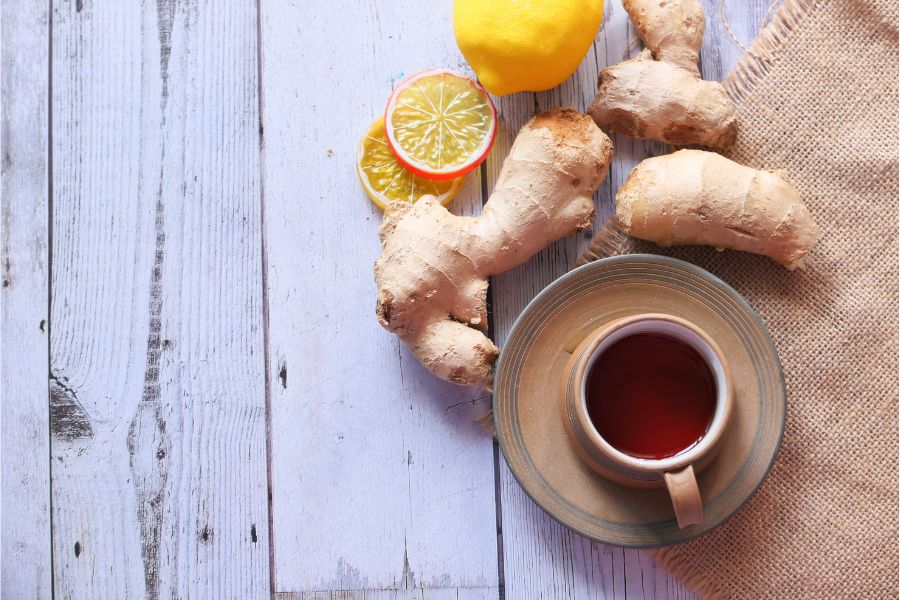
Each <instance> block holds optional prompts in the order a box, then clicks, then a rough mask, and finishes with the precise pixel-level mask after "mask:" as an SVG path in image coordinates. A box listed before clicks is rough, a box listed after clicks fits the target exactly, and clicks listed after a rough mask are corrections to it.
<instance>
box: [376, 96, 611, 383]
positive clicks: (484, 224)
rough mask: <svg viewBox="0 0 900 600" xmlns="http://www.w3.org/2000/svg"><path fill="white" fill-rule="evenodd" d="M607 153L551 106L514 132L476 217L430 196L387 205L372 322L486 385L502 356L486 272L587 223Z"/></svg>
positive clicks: (423, 356)
mask: <svg viewBox="0 0 900 600" xmlns="http://www.w3.org/2000/svg"><path fill="white" fill-rule="evenodd" d="M612 154H613V150H612V142H610V140H609V138H608V137H607V136H606V134H604V133H603V132H602V131H600V129H599V128H598V127H597V126H596V125H595V124H594V122H593V121H592V120H591V119H590V118H589V117H588V116H587V115H584V114H582V113H579V112H576V111H574V110H571V109H557V110H552V111H549V112H545V113H541V114H539V115H537V116H536V117H534V118H532V119H531V120H530V121H529V122H528V123H526V124H525V126H524V127H523V128H522V130H521V131H520V132H519V135H518V137H517V138H516V140H515V142H514V144H513V146H512V149H511V150H510V152H509V156H508V157H507V158H506V161H505V162H504V163H503V169H502V170H501V172H500V177H499V178H498V180H497V184H496V187H495V188H494V192H493V194H491V197H490V200H489V201H488V202H487V204H486V205H485V207H484V210H483V211H482V213H481V215H480V216H478V217H461V216H456V215H453V214H451V213H450V212H448V211H447V209H446V208H444V207H443V206H441V205H440V203H439V202H438V201H437V200H436V199H435V198H434V197H431V196H426V197H423V198H422V199H421V200H419V201H418V202H416V203H415V204H406V203H399V202H396V203H392V204H390V205H389V206H388V207H387V209H386V210H385V213H384V222H383V223H382V225H381V230H380V232H379V235H380V237H381V244H382V247H383V249H382V252H381V255H380V256H379V257H378V260H377V261H376V262H375V282H376V285H377V288H378V301H377V305H376V309H375V312H376V315H377V317H378V321H379V322H380V323H381V325H382V326H383V327H384V328H385V329H387V330H389V331H392V332H394V333H396V334H397V335H398V336H399V337H400V339H401V340H402V341H403V342H404V343H406V345H407V346H409V348H410V350H411V351H412V353H413V354H414V355H415V356H416V358H418V359H419V361H421V362H422V364H424V365H425V367H427V368H428V370H430V371H431V372H432V373H434V374H435V375H437V376H439V377H441V378H443V379H446V380H448V381H452V382H453V383H457V384H460V385H466V384H479V383H480V384H485V383H487V382H488V381H489V380H490V373H491V367H492V365H493V362H494V360H495V359H496V357H497V355H498V354H499V350H498V349H497V347H496V346H495V345H494V344H493V343H492V342H491V340H490V339H488V338H487V336H486V335H485V334H484V330H486V329H487V287H488V281H487V278H488V276H490V275H496V274H498V273H501V272H503V271H506V270H508V269H511V268H512V267H515V266H516V265H518V264H520V263H522V262H524V261H526V260H527V259H528V258H530V257H531V256H532V255H534V254H536V253H537V252H539V251H540V250H541V249H543V248H544V247H545V246H547V245H548V244H549V243H550V242H553V241H554V240H557V239H559V238H561V237H564V236H567V235H571V234H573V233H575V232H577V231H581V230H583V229H585V228H586V227H589V226H590V224H591V221H592V219H593V216H594V202H593V198H592V196H593V193H594V190H596V189H597V186H598V185H599V184H600V182H601V181H602V180H603V179H604V178H605V176H606V172H607V167H608V165H609V162H610V160H611V159H612Z"/></svg>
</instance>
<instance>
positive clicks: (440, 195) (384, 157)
mask: <svg viewBox="0 0 900 600" xmlns="http://www.w3.org/2000/svg"><path fill="white" fill-rule="evenodd" d="M356 173H357V174H358V175H359V181H360V182H361V183H362V186H363V188H364V189H365V190H366V194H368V196H369V198H371V200H372V202H374V203H375V204H376V206H378V208H380V209H382V210H384V207H385V206H387V205H388V203H390V202H394V201H400V202H416V201H417V200H419V199H420V198H421V197H422V196H425V195H432V196H436V197H437V199H438V200H439V201H440V203H441V204H443V205H444V206H446V205H448V204H450V201H451V200H453V199H454V198H455V197H456V195H457V194H458V193H459V190H460V189H461V188H462V183H463V179H464V178H463V177H457V178H456V179H450V180H446V181H436V180H433V179H426V178H424V177H419V176H418V175H415V174H414V173H412V172H410V171H408V170H407V169H405V168H403V166H402V165H401V164H400V163H398V162H397V159H396V158H395V157H394V155H393V153H392V152H391V150H390V148H388V143H387V140H386V139H385V135H384V118H379V119H378V120H377V121H375V122H374V123H372V125H371V127H369V130H368V131H367V132H366V134H365V135H364V136H363V138H362V139H361V140H360V142H359V150H358V151H357V156H356Z"/></svg>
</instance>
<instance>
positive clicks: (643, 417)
mask: <svg viewBox="0 0 900 600" xmlns="http://www.w3.org/2000/svg"><path fill="white" fill-rule="evenodd" d="M585 391H586V399H587V409H588V415H589V416H590V418H591V421H592V422H593V424H594V427H596V429H597V431H598V432H599V433H600V435H601V436H602V437H603V439H605V440H606V441H607V442H609V443H610V445H612V446H613V447H614V448H616V449H617V450H619V451H621V452H624V453H626V454H630V455H631V456H635V457H638V458H649V459H661V458H667V457H670V456H674V455H676V454H678V453H680V452H682V451H684V450H686V449H687V448H690V447H691V446H693V445H694V444H696V443H697V442H699V441H700V440H701V439H702V438H703V436H704V435H705V434H706V431H707V429H708V428H709V426H710V424H711V423H712V420H713V416H714V415H715V412H716V380H715V376H714V375H713V372H712V369H711V368H710V366H709V364H707V362H706V360H704V358H703V357H702V356H701V355H700V353H699V352H698V351H697V350H696V349H695V348H694V347H693V346H691V345H690V344H687V343H686V342H683V341H681V340H679V339H677V338H674V337H671V336H668V335H664V334H659V333H636V334H632V335H629V336H626V337H624V338H622V339H620V340H617V341H615V342H614V343H613V344H612V345H610V346H609V347H608V348H606V349H605V350H603V353H602V354H600V356H598V357H597V358H596V360H595V361H594V364H593V366H592V367H591V369H590V372H589V373H588V376H587V388H586V390H585Z"/></svg>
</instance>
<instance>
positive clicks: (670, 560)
mask: <svg viewBox="0 0 900 600" xmlns="http://www.w3.org/2000/svg"><path fill="white" fill-rule="evenodd" d="M897 16H898V15H897V0H868V1H863V0H820V1H805V2H804V1H794V0H789V1H788V2H786V4H785V5H784V6H783V7H782V8H781V9H780V10H779V12H777V13H776V14H775V15H774V17H773V19H772V21H771V23H770V24H769V25H767V26H766V27H765V28H764V29H763V31H762V32H761V33H760V37H759V39H757V41H756V42H754V45H753V47H752V48H751V49H750V50H749V52H748V53H747V54H746V55H745V56H744V57H743V58H742V60H741V62H740V63H739V65H738V67H737V68H736V69H735V72H734V73H733V74H731V75H730V76H729V78H728V80H727V81H726V86H727V87H728V89H729V93H730V94H731V95H732V97H733V99H734V101H735V103H736V104H737V106H738V115H739V120H740V126H741V133H740V136H739V139H738V142H737V145H736V146H735V147H734V149H733V150H731V151H730V152H728V153H727V155H728V156H729V157H730V158H732V159H734V160H736V161H738V162H741V163H744V164H748V165H752V166H755V167H760V168H763V167H764V168H780V169H784V170H785V171H786V176H787V178H788V179H789V180H790V181H792V182H793V183H794V184H795V185H796V186H797V187H798V188H799V190H800V191H801V193H802V194H803V196H804V198H805V199H806V201H807V203H808V205H809V207H810V210H811V211H812V214H813V216H814V217H815V219H816V221H817V222H818V223H819V225H820V226H821V227H822V230H823V232H824V235H823V238H822V240H821V241H820V242H819V243H818V245H817V246H816V247H815V248H814V249H813V251H812V252H811V254H810V256H809V260H808V263H807V267H806V269H805V270H803V271H797V272H789V271H787V270H785V269H783V268H781V267H780V266H778V265H777V264H775V263H774V262H771V261H769V260H768V259H765V258H761V257H757V256H752V255H747V254H741V253H737V252H724V253H717V252H715V251H714V250H709V249H703V248H682V249H675V250H673V251H671V252H666V253H668V254H672V255H674V256H677V257H679V258H683V259H685V260H688V261H690V262H693V263H695V264H698V265H700V266H702V267H705V268H706V269H709V270H710V271H712V272H713V273H715V274H716V275H718V276H719V277H721V278H722V279H723V280H725V281H726V282H728V283H729V284H731V285H732V286H734V287H735V288H736V289H737V290H738V292H740V293H741V294H743V295H744V297H745V298H747V300H748V301H749V302H750V304H751V305H752V306H754V308H756V310H757V311H758V313H759V314H760V316H761V317H762V319H763V321H764V322H765V323H766V325H767V326H768V328H769V330H770V332H771V334H772V337H773V338H774V341H775V345H776V346H777V348H778V350H779V353H780V355H781V359H782V362H783V365H784V370H785V376H786V379H787V391H788V417H787V428H786V431H785V435H784V441H783V444H782V447H781V454H780V455H779V457H778V460H777V461H776V463H775V466H774V468H773V470H772V472H771V474H770V475H769V477H768V479H767V480H766V481H765V482H764V483H763V485H762V486H761V487H760V489H759V491H757V493H756V494H755V495H754V496H753V497H752V498H751V500H750V501H749V502H748V503H747V505H745V506H744V508H743V509H742V510H741V511H739V512H738V513H737V514H736V515H735V516H734V517H733V518H731V519H730V520H729V521H728V522H726V523H725V524H724V525H723V526H722V527H720V528H718V529H716V530H715V531H713V532H711V533H709V534H708V535H706V536H703V537H701V538H700V539H697V540H695V541H692V542H690V543H687V544H684V545H680V546H675V547H671V548H667V549H664V550H661V551H658V552H657V554H656V556H657V559H658V560H659V561H660V562H661V563H662V565H663V566H664V567H665V568H667V569H668V570H669V571H671V572H672V573H673V574H674V575H675V576H676V577H678V578H679V579H681V580H682V581H683V582H684V583H685V584H687V585H688V586H689V587H691V588H693V589H694V590H696V591H697V592H699V593H700V594H701V595H702V596H703V597H708V598H719V597H722V598H867V599H868V598H872V599H884V598H895V597H897V577H898V573H897V562H898V555H897V491H898V490H897V486H898V482H897V443H898V440H897V393H898V381H897V375H898V371H897V367H898V365H897V352H898V349H897V328H898V313H897V296H898V293H897V292H898V272H897V252H898V249H897V226H898V222H897V206H898V177H897V171H898V157H897V154H898V147H897V140H898V137H897V135H898V132H897V111H898V95H897V86H898V79H897V60H898V56H897V47H898V43H897V42H898V40H897ZM636 251H640V252H663V251H662V250H661V249H659V248H657V247H656V246H654V245H652V244H648V243H644V242H635V241H633V240H630V239H627V238H626V237H625V236H624V235H623V234H622V233H621V232H620V231H618V230H616V228H615V227H614V226H608V227H607V229H606V230H604V231H603V232H602V233H601V234H600V235H598V236H597V238H596V239H595V241H594V243H593V244H592V246H591V250H590V251H589V252H588V254H587V255H586V256H585V257H584V258H583V259H582V260H583V261H586V260H591V259H594V258H598V257H602V256H608V255H611V254H624V253H630V252H636Z"/></svg>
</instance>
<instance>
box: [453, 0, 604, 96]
mask: <svg viewBox="0 0 900 600" xmlns="http://www.w3.org/2000/svg"><path fill="white" fill-rule="evenodd" d="M602 20H603V0H528V1H525V2H523V1H522V0H490V1H489V2H487V1H485V0H455V1H454V2H453V31H454V33H455V35H456V43H457V44H458V45H459V49H460V50H461V51H462V53H463V56H465V57H466V60H467V61H468V63H469V66H470V67H472V70H473V71H475V74H476V75H477V76H478V81H480V82H481V84H482V85H483V86H484V87H485V88H486V89H487V90H488V91H489V92H491V93H492V94H497V95H498V96H502V95H505V94H512V93H513V92H521V91H531V92H540V91H543V90H549V89H550V88H552V87H555V86H557V85H559V84H560V83H562V82H563V81H565V80H566V78H567V77H568V76H569V75H571V74H572V72H573V71H575V69H576V68H578V65H579V63H581V60H582V59H583V58H584V55H585V54H587V51H588V49H589V48H590V47H591V44H592V43H593V42H594V36H596V35H597V29H599V27H600V22H601V21H602Z"/></svg>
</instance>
